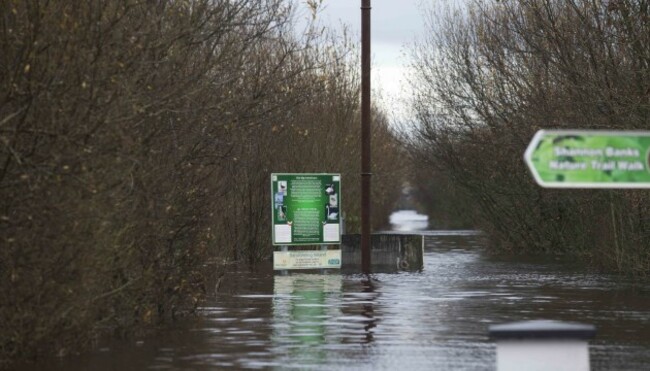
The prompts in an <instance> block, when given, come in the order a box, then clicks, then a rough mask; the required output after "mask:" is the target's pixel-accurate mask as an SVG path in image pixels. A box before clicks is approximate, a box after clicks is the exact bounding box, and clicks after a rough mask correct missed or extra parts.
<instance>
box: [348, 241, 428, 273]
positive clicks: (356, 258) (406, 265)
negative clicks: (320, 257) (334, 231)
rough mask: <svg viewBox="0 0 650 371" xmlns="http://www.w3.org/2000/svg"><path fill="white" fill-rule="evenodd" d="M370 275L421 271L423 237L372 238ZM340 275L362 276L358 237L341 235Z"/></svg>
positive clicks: (422, 266) (422, 264) (422, 265)
mask: <svg viewBox="0 0 650 371" xmlns="http://www.w3.org/2000/svg"><path fill="white" fill-rule="evenodd" d="M371 241H372V242H371V245H372V249H371V258H370V262H371V271H372V272H373V273H392V272H398V271H420V270H422V268H424V256H423V255H424V237H423V236H421V235H414V234H394V233H390V234H381V233H376V234H373V235H371ZM341 255H342V256H341V262H342V265H341V271H342V272H344V273H360V272H361V235H360V234H344V235H343V236H342V241H341Z"/></svg>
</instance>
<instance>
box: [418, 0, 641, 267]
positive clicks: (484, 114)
mask: <svg viewBox="0 0 650 371" xmlns="http://www.w3.org/2000/svg"><path fill="white" fill-rule="evenodd" d="M427 28H428V32H427V34H426V35H427V36H426V38H425V39H423V40H421V41H420V42H419V44H418V45H417V46H416V47H414V48H413V49H412V57H413V59H412V61H413V63H412V69H413V75H412V86H413V89H414V91H415V94H416V95H415V97H414V100H413V108H414V111H415V112H416V114H417V125H416V127H415V132H414V133H413V134H412V135H411V137H410V141H409V144H410V147H411V154H412V155H413V157H414V159H415V160H416V163H418V164H420V165H422V164H426V165H427V166H426V168H427V169H428V172H425V171H419V172H418V173H417V174H416V181H415V183H416V184H415V186H416V188H417V189H418V190H419V192H420V194H421V195H424V196H427V197H429V200H428V201H427V200H426V199H425V200H424V201H425V202H424V205H425V207H428V208H429V210H428V211H429V213H430V214H431V215H432V218H433V219H434V221H436V220H447V224H450V225H452V226H461V227H467V226H477V227H479V228H481V229H482V230H484V231H485V232H487V234H488V235H489V237H490V239H491V241H492V244H493V245H494V246H495V248H498V249H500V250H502V251H503V250H505V251H509V252H514V253H519V252H526V253H558V254H567V253H568V254H577V255H578V256H580V257H582V258H583V259H585V260H588V261H590V262H592V263H594V264H596V265H597V266H600V267H602V268H605V269H608V270H613V271H619V272H625V273H631V274H635V275H642V276H647V275H648V274H650V192H648V191H647V190H548V189H542V188H540V187H539V186H537V185H536V184H535V182H534V181H533V178H532V176H531V174H530V173H529V171H528V169H527V168H526V167H525V164H524V161H523V153H524V150H525V148H526V146H527V145H528V143H529V142H530V140H531V139H532V137H533V134H534V133H535V132H536V131H537V130H539V129H608V130H648V129H650V4H649V3H648V1H647V0H611V1H596V0H532V1H516V0H501V1H491V0H477V1H474V2H472V3H471V5H468V6H467V7H466V8H462V9H456V10H454V9H447V10H445V11H438V12H431V13H430V14H429V17H428V26H427Z"/></svg>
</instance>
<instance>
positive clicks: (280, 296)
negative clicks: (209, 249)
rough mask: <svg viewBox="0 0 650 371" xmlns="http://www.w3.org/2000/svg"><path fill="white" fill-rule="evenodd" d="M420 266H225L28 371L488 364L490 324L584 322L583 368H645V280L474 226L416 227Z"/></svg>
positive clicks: (648, 332) (649, 354)
mask: <svg viewBox="0 0 650 371" xmlns="http://www.w3.org/2000/svg"><path fill="white" fill-rule="evenodd" d="M424 234H425V235H426V244H425V245H426V248H425V257H424V269H423V271H422V272H412V273H397V274H381V273H378V274H373V275H372V276H370V277H367V276H363V275H340V274H338V273H337V272H336V271H330V272H327V274H305V273H293V274H291V275H288V276H281V275H278V274H274V272H273V271H272V269H271V265H270V264H262V265H259V266H256V267H247V266H231V267H230V268H229V271H228V273H227V274H226V276H225V278H224V280H223V282H222V284H221V285H220V287H219V291H218V292H215V293H213V295H211V297H210V298H209V300H208V301H207V302H206V303H205V304H204V306H203V307H202V308H201V316H198V317H196V318H186V319H183V320H181V321H179V322H178V323H176V324H174V325H173V326H170V327H168V328H166V329H163V330H162V331H160V332H159V333H158V334H157V335H156V336H152V337H149V338H146V339H144V340H140V341H137V342H136V341H131V342H128V343H122V344H119V345H109V346H103V347H102V348H100V349H97V350H95V351H93V352H90V353H88V354H85V355H83V356H78V357H69V358H63V359H56V360H51V361H48V362H46V363H45V364H39V365H34V366H31V367H28V368H26V369H39V370H48V369H49V370H66V371H72V370H91V369H92V370H121V371H126V370H146V369H151V370H156V369H161V370H215V369H224V368H234V369H314V370H336V369H355V370H381V369H385V370H395V369H401V370H434V369H435V370H493V369H494V364H495V346H494V344H493V343H492V342H491V341H490V340H489V339H488V337H487V328H488V326H489V325H490V324H492V323H503V322H509V321H519V320H528V319H554V320H566V321H578V322H585V323H591V324H595V325H596V326H597V328H598V335H597V338H596V339H595V341H593V342H592V346H591V348H590V354H591V360H592V361H591V364H592V370H644V369H645V370H647V369H649V368H650V315H649V313H648V308H650V286H648V285H647V284H640V283H635V282H634V281H632V280H629V279H621V278H617V277H615V276H608V275H603V274H598V273H594V272H590V271H589V270H587V269H586V268H584V267H580V266H576V265H574V264H571V263H567V262H561V261H555V260H549V261H542V260H540V259H539V258H531V259H524V258H521V257H520V258H517V259H504V258H497V257H491V256H489V255H488V254H487V253H486V251H485V250H484V248H483V242H482V238H481V236H480V235H479V234H476V233H473V232H467V231H464V232H457V231H454V232H443V231H435V232H425V233H424Z"/></svg>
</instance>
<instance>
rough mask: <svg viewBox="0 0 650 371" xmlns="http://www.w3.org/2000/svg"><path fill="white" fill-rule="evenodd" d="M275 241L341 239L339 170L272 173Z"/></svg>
mask: <svg viewBox="0 0 650 371" xmlns="http://www.w3.org/2000/svg"><path fill="white" fill-rule="evenodd" d="M271 210H272V213H273V215H272V218H271V220H272V234H273V245H284V246H292V245H321V244H328V245H330V244H340V243H341V222H340V215H341V175H340V174H275V173H274V174H271Z"/></svg>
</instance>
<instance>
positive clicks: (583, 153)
mask: <svg viewBox="0 0 650 371" xmlns="http://www.w3.org/2000/svg"><path fill="white" fill-rule="evenodd" d="M649 156H650V132H631V131H595V130H540V131H538V132H537V134H535V136H534V137H533V140H532V141H531V143H530V145H529V146H528V149H526V154H525V155H524V158H525V160H526V164H527V165H528V167H529V168H530V171H531V172H532V173H533V176H534V177H535V180H536V181H537V183H538V184H539V185H541V186H542V187H548V188H650V158H649Z"/></svg>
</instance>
